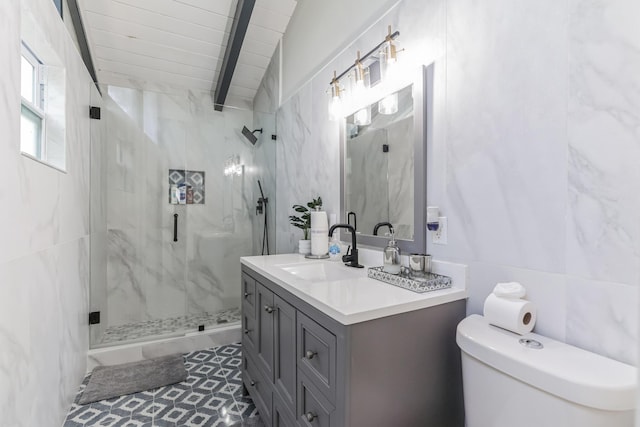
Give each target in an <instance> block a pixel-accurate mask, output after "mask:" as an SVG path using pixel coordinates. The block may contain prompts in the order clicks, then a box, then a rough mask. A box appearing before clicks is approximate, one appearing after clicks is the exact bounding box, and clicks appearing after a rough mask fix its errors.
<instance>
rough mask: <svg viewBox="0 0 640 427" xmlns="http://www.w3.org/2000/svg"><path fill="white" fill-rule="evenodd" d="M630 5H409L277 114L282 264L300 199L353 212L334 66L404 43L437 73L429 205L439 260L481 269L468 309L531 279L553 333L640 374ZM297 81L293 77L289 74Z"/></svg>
mask: <svg viewBox="0 0 640 427" xmlns="http://www.w3.org/2000/svg"><path fill="white" fill-rule="evenodd" d="M637 9H638V5H636V4H635V3H633V2H631V1H628V0H614V1H611V2H609V1H604V0H596V1H586V0H570V1H568V2H564V3H557V2H553V1H551V0H545V1H541V2H517V3H514V2H508V1H495V2H489V3H487V2H482V3H479V2H475V1H472V0H462V1H447V0H430V1H427V2H425V1H420V0H403V1H402V2H400V3H399V4H398V5H397V6H394V8H392V9H391V10H390V11H389V12H388V13H387V15H386V16H385V17H384V18H382V19H381V20H380V21H379V22H377V23H372V26H371V27H370V29H369V30H368V31H367V32H366V33H365V34H363V35H362V36H361V37H360V38H359V39H357V40H355V41H354V42H353V44H352V46H350V47H349V48H348V49H347V51H346V53H345V54H342V55H340V56H339V57H337V58H335V59H333V60H331V61H330V62H329V63H328V64H327V66H326V67H325V68H324V70H322V71H321V72H320V73H319V74H318V75H317V76H316V77H314V78H313V79H312V80H311V81H309V82H307V83H306V84H305V85H304V86H302V87H301V88H300V89H299V90H298V91H297V92H296V93H295V95H293V96H292V97H291V98H290V99H287V100H285V101H284V102H283V103H282V105H281V106H280V108H279V110H278V117H277V121H278V132H279V134H280V135H281V138H280V144H279V145H278V154H277V157H278V173H277V177H276V180H277V183H278V193H279V194H278V209H277V212H278V218H277V242H278V252H291V251H293V250H295V245H296V241H297V240H298V238H299V235H298V234H296V232H295V230H293V229H292V227H291V226H290V225H289V224H288V221H287V215H288V213H289V209H290V207H291V205H292V204H293V203H297V202H299V201H304V200H307V199H308V198H310V197H311V196H313V195H315V193H318V194H321V195H322V196H323V198H324V199H325V200H326V203H327V206H328V207H329V210H332V209H335V210H336V211H337V210H338V209H339V191H338V190H339V176H340V175H339V161H338V155H339V153H338V151H339V135H338V125H337V123H335V122H329V121H328V120H327V115H326V112H325V110H326V108H327V107H326V99H325V90H326V88H327V84H328V81H329V80H330V76H331V75H332V73H333V70H334V69H335V70H338V71H340V70H342V69H344V68H346V67H347V66H348V65H350V63H351V62H352V61H353V57H354V56H355V52H356V51H357V50H361V51H367V50H369V48H370V47H371V46H373V45H375V43H377V42H378V41H379V40H380V39H382V38H383V36H384V33H385V32H386V26H387V25H388V24H391V25H393V27H394V28H397V29H399V30H400V32H401V37H400V38H399V45H400V47H401V48H405V51H403V52H402V53H401V61H402V63H403V64H405V67H406V68H405V69H407V70H408V69H411V68H412V67H417V65H418V64H429V63H432V62H434V63H435V77H434V79H435V81H434V111H433V114H434V116H433V128H432V129H431V132H432V142H431V144H430V146H429V147H428V152H427V156H428V171H427V175H428V186H427V200H428V204H429V205H436V206H439V207H440V208H441V212H442V214H443V215H445V216H447V217H448V221H449V229H448V244H447V245H433V244H431V243H429V244H428V251H429V252H430V253H431V254H432V255H434V256H435V257H436V258H437V259H442V260H447V261H453V262H459V263H464V264H467V265H469V268H470V270H469V272H470V286H469V288H470V292H471V297H470V299H469V302H468V312H469V313H479V312H481V310H482V303H483V301H484V298H485V297H486V296H487V294H488V293H489V292H490V291H491V289H492V287H493V285H494V284H495V283H496V282H498V281H504V280H518V281H521V282H522V283H523V284H524V285H525V286H526V287H527V289H528V291H529V298H530V299H531V300H532V301H534V302H535V303H536V304H537V305H538V307H539V312H540V313H539V316H538V325H537V327H536V330H537V331H538V332H539V333H542V334H545V335H548V336H551V337H554V338H558V339H560V340H563V341H566V342H569V343H572V344H575V345H577V346H579V347H582V348H586V349H588V350H591V351H594V352H596V353H599V354H603V355H605V356H608V357H612V358H614V359H617V360H621V361H623V362H626V363H631V364H637V363H638V341H639V340H638V308H637V307H638V303H637V301H638V285H639V283H638V282H639V280H640V277H639V275H640V236H639V233H640V221H639V220H640V218H639V215H638V212H640V192H639V191H638V187H637V183H638V182H640V179H639V178H640V177H639V174H640V172H639V171H640V169H638V167H637V165H638V164H640V142H639V138H638V135H637V129H638V124H639V123H638V122H639V120H640V105H639V104H640V86H638V83H637V82H638V80H637V75H638V73H637V70H638V69H639V67H638V66H639V65H640V63H639V62H640V42H639V41H638V39H637V33H636V26H635V24H634V22H633V20H632V19H630V18H629V17H630V16H636V15H637V12H638V10H637ZM283 77H284V78H287V76H283Z"/></svg>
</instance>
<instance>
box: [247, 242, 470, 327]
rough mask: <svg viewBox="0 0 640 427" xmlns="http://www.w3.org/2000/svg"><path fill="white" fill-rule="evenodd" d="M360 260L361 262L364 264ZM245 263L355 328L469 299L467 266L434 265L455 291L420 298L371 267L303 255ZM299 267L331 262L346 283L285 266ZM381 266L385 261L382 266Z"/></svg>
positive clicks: (438, 263)
mask: <svg viewBox="0 0 640 427" xmlns="http://www.w3.org/2000/svg"><path fill="white" fill-rule="evenodd" d="M361 262H362V261H361ZM241 263H242V264H243V265H245V266H247V267H249V268H251V269H252V270H255V271H256V272H257V273H259V274H261V275H262V276H264V277H266V278H267V279H269V280H271V281H273V282H275V283H276V284H277V285H280V286H281V287H282V288H284V289H286V290H287V291H289V292H291V293H292V294H293V295H295V296H297V297H298V298H300V299H302V300H303V301H305V302H307V303H309V304H311V305H312V306H314V307H315V308H317V309H318V310H320V311H322V312H323V313H325V314H326V315H328V316H329V317H331V318H333V319H335V320H336V321H338V322H340V323H342V324H343V325H351V324H354V323H359V322H365V321H368V320H373V319H378V318H381V317H385V316H391V315H394V314H400V313H406V312H408V311H413V310H419V309H422V308H426V307H432V306H435V305H439V304H444V303H448V302H452V301H456V300H460V299H464V298H467V290H466V276H467V267H466V266H463V265H460V264H452V263H448V262H439V261H437V260H434V261H433V272H434V273H438V274H444V275H447V276H449V277H451V278H452V287H451V288H450V289H443V290H439V291H433V292H427V293H424V294H419V293H416V292H412V291H409V290H407V289H402V288H399V287H397V286H393V285H389V284H387V283H383V282H380V281H378V280H374V279H370V278H368V277H367V268H366V267H370V265H368V266H365V268H362V269H356V268H352V267H347V266H345V265H343V264H342V262H335V261H329V260H322V261H317V260H309V259H306V258H305V257H304V256H303V255H299V254H283V255H265V256H250V257H242V258H241ZM301 263H327V264H330V265H329V266H327V267H330V268H331V269H332V271H336V270H335V269H336V268H338V270H337V271H341V270H339V269H340V268H344V269H345V270H346V271H345V276H348V277H347V278H345V279H338V280H325V281H310V280H305V279H301V278H300V277H297V276H295V275H294V274H291V273H289V272H287V271H286V270H284V269H283V268H282V267H283V266H287V265H292V264H301ZM380 264H382V263H380Z"/></svg>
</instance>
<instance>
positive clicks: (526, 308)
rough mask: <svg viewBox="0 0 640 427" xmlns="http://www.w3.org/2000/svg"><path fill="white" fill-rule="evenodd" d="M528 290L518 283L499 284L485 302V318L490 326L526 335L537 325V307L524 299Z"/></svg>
mask: <svg viewBox="0 0 640 427" xmlns="http://www.w3.org/2000/svg"><path fill="white" fill-rule="evenodd" d="M525 295H526V290H525V289H524V287H523V286H522V285H521V284H520V283H517V282H509V283H498V284H497V285H496V287H495V288H494V290H493V292H492V293H491V294H489V296H488V297H487V299H486V300H485V301H484V317H485V318H486V319H487V320H488V321H489V323H490V324H492V325H494V326H498V327H500V328H503V329H506V330H509V331H511V332H515V333H516V334H520V335H524V334H526V333H529V332H531V331H532V330H533V327H534V326H535V323H536V307H535V306H534V305H533V303H531V302H530V301H527V300H525V299H524V296H525Z"/></svg>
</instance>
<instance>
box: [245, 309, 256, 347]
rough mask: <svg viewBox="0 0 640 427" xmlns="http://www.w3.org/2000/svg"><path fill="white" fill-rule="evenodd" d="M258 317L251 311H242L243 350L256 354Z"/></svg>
mask: <svg viewBox="0 0 640 427" xmlns="http://www.w3.org/2000/svg"><path fill="white" fill-rule="evenodd" d="M255 337H256V319H255V317H254V316H253V315H249V313H245V312H244V311H243V312H242V351H243V352H248V353H251V356H254V357H255V354H256V338H255Z"/></svg>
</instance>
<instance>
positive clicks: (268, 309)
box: [264, 305, 273, 313]
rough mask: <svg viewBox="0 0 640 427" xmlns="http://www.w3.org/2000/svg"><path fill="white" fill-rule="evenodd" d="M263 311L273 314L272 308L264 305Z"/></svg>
mask: <svg viewBox="0 0 640 427" xmlns="http://www.w3.org/2000/svg"><path fill="white" fill-rule="evenodd" d="M264 311H266V312H267V313H273V307H269V306H268V305H265V306H264Z"/></svg>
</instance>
